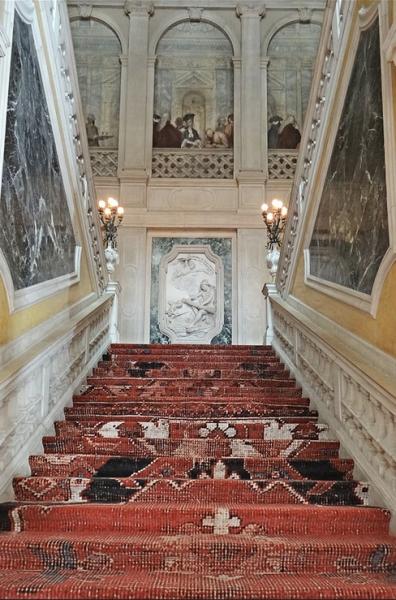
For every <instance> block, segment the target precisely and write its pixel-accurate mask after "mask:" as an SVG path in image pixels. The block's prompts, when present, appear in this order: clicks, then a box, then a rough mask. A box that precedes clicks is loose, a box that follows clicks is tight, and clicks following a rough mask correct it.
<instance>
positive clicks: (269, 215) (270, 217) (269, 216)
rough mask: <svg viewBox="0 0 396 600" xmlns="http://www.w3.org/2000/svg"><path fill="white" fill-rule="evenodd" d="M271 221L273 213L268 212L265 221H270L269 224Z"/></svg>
mask: <svg viewBox="0 0 396 600" xmlns="http://www.w3.org/2000/svg"><path fill="white" fill-rule="evenodd" d="M273 220H274V213H272V212H269V213H268V214H267V221H270V222H271V221H273Z"/></svg>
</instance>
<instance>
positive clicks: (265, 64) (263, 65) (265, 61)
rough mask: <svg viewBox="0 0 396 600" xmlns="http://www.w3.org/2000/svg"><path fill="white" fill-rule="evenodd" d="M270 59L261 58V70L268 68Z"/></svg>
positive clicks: (266, 57)
mask: <svg viewBox="0 0 396 600" xmlns="http://www.w3.org/2000/svg"><path fill="white" fill-rule="evenodd" d="M270 62H271V59H270V58H269V57H268V56H263V58H262V59H261V68H262V69H266V68H267V67H268V65H269V64H270Z"/></svg>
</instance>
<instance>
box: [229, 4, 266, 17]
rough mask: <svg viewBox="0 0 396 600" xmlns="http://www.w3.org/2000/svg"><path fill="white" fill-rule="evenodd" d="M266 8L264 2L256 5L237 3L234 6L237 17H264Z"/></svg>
mask: <svg viewBox="0 0 396 600" xmlns="http://www.w3.org/2000/svg"><path fill="white" fill-rule="evenodd" d="M266 12H267V8H266V6H265V4H259V5H258V6H256V5H254V4H252V3H250V4H238V5H237V7H236V14H237V17H239V18H240V19H242V18H246V17H247V18H250V19H251V18H255V19H262V18H263V17H265V15H266Z"/></svg>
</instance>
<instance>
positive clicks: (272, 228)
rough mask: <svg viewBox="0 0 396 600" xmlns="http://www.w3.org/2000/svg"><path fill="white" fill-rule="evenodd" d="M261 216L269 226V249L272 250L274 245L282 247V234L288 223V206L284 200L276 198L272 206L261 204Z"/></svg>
mask: <svg viewBox="0 0 396 600" xmlns="http://www.w3.org/2000/svg"><path fill="white" fill-rule="evenodd" d="M261 216H262V218H263V221H264V223H265V225H266V227H267V232H268V243H267V248H268V250H269V251H272V250H273V249H274V246H277V247H278V248H280V246H281V236H282V233H283V231H284V229H285V224H286V217H287V206H285V205H284V204H283V202H282V200H277V199H276V198H274V200H272V202H271V206H270V207H269V206H268V204H265V203H264V204H262V205H261Z"/></svg>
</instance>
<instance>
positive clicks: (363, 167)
mask: <svg viewBox="0 0 396 600" xmlns="http://www.w3.org/2000/svg"><path fill="white" fill-rule="evenodd" d="M388 247H389V232H388V214H387V200H386V178H385V152H384V130H383V111H382V93H381V59H380V39H379V27H378V20H377V21H375V23H374V24H373V25H372V26H371V27H370V28H369V29H368V30H366V31H363V32H362V33H361V36H360V40H359V44H358V48H357V52H356V57H355V62H354V66H353V70H352V74H351V78H350V81H349V85H348V89H347V93H346V98H345V102H344V107H343V111H342V114H341V119H340V123H339V126H338V130H337V135H336V139H335V142H334V146H333V151H332V155H331V159H330V165H329V168H328V171H327V175H326V179H325V184H324V189H323V193H322V198H321V201H320V206H319V212H318V215H317V218H316V222H315V226H314V231H313V234H312V239H311V243H310V247H309V266H310V274H311V275H314V276H315V277H318V278H320V279H324V280H326V281H329V282H332V283H335V284H339V285H342V286H345V287H347V288H350V289H352V290H355V291H358V292H362V293H365V294H370V293H371V291H372V287H373V284H374V280H375V276H376V274H377V272H378V269H379V266H380V263H381V261H382V259H383V257H384V255H385V252H386V251H387V249H388Z"/></svg>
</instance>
